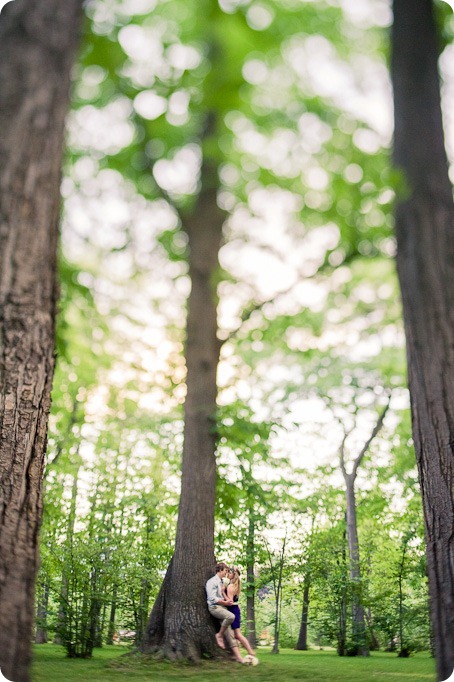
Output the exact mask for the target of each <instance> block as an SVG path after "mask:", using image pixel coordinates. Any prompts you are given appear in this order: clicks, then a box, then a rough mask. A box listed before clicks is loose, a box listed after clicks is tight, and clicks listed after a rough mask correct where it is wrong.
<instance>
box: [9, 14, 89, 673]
mask: <svg viewBox="0 0 454 682" xmlns="http://www.w3.org/2000/svg"><path fill="white" fill-rule="evenodd" d="M80 15H81V2H80V0H65V2H61V1H60V0H39V2H38V0H28V1H27V2H26V1H25V0H15V2H11V3H8V4H7V5H6V7H5V8H4V9H3V11H2V14H1V17H0V156H1V159H2V163H1V169H0V425H1V427H0V429H1V430H0V668H1V670H2V673H3V675H4V676H6V677H7V678H9V679H14V680H15V682H28V680H29V674H28V666H29V662H30V641H31V637H32V624H33V616H34V608H33V604H34V581H35V574H36V568H37V545H38V532H39V525H40V519H41V507H42V502H41V497H42V495H41V486H42V476H43V465H44V454H45V449H46V433H47V420H48V414H49V409H50V391H51V384H52V376H53V370H54V328H55V310H56V300H57V241H58V222H59V210H60V192H59V189H60V176H61V171H60V166H61V159H62V149H63V140H64V121H65V115H66V111H67V108H68V102H69V90H70V70H71V66H72V63H73V58H74V54H75V50H76V44H77V36H78V33H79V22H80Z"/></svg>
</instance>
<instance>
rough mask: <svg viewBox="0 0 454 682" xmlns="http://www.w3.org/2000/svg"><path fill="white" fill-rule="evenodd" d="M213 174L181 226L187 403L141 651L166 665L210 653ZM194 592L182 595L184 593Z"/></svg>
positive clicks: (215, 348)
mask: <svg viewBox="0 0 454 682" xmlns="http://www.w3.org/2000/svg"><path fill="white" fill-rule="evenodd" d="M216 186H217V168H216V167H210V166H209V165H208V164H206V165H205V166H204V168H203V169H202V188H201V192H200V194H199V197H198V200H197V202H196V205H195V206H194V210H193V212H192V213H191V214H190V215H188V216H187V217H186V219H184V220H183V227H184V230H185V232H186V234H187V236H188V245H189V275H190V278H191V293H190V296H189V301H188V314H187V339H186V364H187V379H186V384H187V395H186V400H185V408H184V413H185V426H184V445H183V464H182V477H181V497H180V505H179V513H178V523H177V534H176V540H175V552H174V554H173V558H172V561H171V563H170V565H169V568H168V570H167V574H166V577H165V579H164V582H163V584H162V587H161V590H160V593H159V595H158V597H157V600H156V602H155V604H154V606H153V609H152V612H151V614H150V618H149V621H148V624H147V627H146V632H145V635H144V640H143V644H142V649H143V651H145V652H146V651H153V650H156V649H160V650H161V651H162V652H163V654H164V655H165V656H166V657H167V658H187V659H189V660H194V661H197V660H199V659H200V657H201V655H202V654H203V653H209V654H213V653H215V652H216V643H215V638H214V627H213V623H212V622H211V618H210V615H209V613H208V609H207V608H206V598H205V594H204V584H205V582H206V580H207V579H208V577H209V576H210V573H212V572H213V570H214V563H215V557H214V512H215V502H216V461H215V447H216V438H215V428H214V427H215V414H216V395H217V383H216V371H217V366H218V360H219V351H220V343H219V341H218V338H217V295H216V279H217V274H218V267H219V265H218V252H219V248H220V245H221V236H222V226H223V222H224V214H223V212H222V211H221V210H220V209H219V208H218V205H217V200H216ZM189 585H192V586H195V585H197V586H198V587H197V588H192V589H188V586H189Z"/></svg>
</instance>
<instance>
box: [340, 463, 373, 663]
mask: <svg viewBox="0 0 454 682" xmlns="http://www.w3.org/2000/svg"><path fill="white" fill-rule="evenodd" d="M344 480H345V495H346V501H347V541H348V552H349V557H350V580H351V584H352V631H353V633H352V634H353V641H354V643H355V645H356V647H357V653H358V655H360V656H368V655H369V647H368V645H367V642H366V622H365V616H364V607H363V605H362V596H361V569H360V558H359V542H358V524H357V520H356V500H355V478H354V476H353V474H344Z"/></svg>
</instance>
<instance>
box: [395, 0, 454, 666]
mask: <svg viewBox="0 0 454 682" xmlns="http://www.w3.org/2000/svg"><path fill="white" fill-rule="evenodd" d="M392 48H393V56H392V78H393V85H394V110H395V139H394V161H395V164H396V166H397V167H398V168H399V169H401V170H402V171H403V174H404V176H405V181H406V185H407V192H406V195H405V196H404V197H400V198H399V201H398V205H397V207H396V233H397V267H398V274H399V280H400V286H401V291H402V302H403V311H404V322H405V333H406V339H407V358H408V378H409V387H410V396H411V408H412V420H413V439H414V443H415V451H416V459H417V463H418V470H419V480H420V484H421V492H422V498H423V508H424V519H425V528H426V545H427V563H428V576H429V591H430V607H431V621H432V629H433V634H434V642H435V652H436V658H437V668H438V675H439V679H441V680H445V679H447V678H448V677H449V676H450V675H451V674H452V672H453V669H454V324H453V322H454V204H453V197H452V186H451V184H450V181H449V176H448V164H447V158H446V152H445V148H444V137H443V126H442V116H441V107H440V89H439V79H438V70H437V60H438V45H437V35H436V25H435V21H434V17H433V7H432V3H431V1H430V0H395V2H394V27H393V31H392Z"/></svg>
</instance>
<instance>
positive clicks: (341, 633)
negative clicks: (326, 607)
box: [337, 530, 347, 656]
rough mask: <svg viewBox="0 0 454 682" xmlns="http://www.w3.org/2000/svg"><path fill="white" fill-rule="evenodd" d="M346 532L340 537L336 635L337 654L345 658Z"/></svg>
mask: <svg viewBox="0 0 454 682" xmlns="http://www.w3.org/2000/svg"><path fill="white" fill-rule="evenodd" d="M346 535H347V531H346V530H344V532H343V536H342V565H341V571H342V572H341V575H342V592H341V599H340V604H339V630H338V634H337V653H338V655H339V656H345V653H346V645H347V548H346V540H347V537H346Z"/></svg>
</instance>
